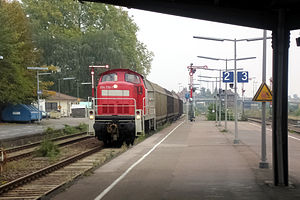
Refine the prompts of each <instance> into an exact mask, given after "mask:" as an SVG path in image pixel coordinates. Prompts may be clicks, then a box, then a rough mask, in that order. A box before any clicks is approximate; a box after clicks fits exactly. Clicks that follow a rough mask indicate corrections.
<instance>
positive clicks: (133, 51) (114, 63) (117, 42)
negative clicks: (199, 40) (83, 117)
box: [22, 0, 153, 98]
mask: <svg viewBox="0 0 300 200" xmlns="http://www.w3.org/2000/svg"><path fill="white" fill-rule="evenodd" d="M22 2H23V8H24V10H25V12H26V14H27V15H28V18H29V20H30V23H31V26H32V28H33V39H34V43H35V45H36V46H37V49H38V51H39V52H41V60H40V63H39V65H48V66H49V65H55V66H58V67H60V68H61V73H54V74H53V75H51V76H47V78H48V79H49V80H58V79H59V78H62V77H76V79H77V81H78V82H88V81H90V73H89V69H88V66H89V65H91V64H92V63H93V64H95V65H103V64H108V65H110V68H129V69H132V70H134V71H137V72H139V73H142V74H143V75H147V74H149V72H150V68H151V61H152V57H153V53H152V52H149V51H148V50H147V48H146V46H145V45H144V44H143V43H141V42H139V41H138V40H137V37H136V33H137V31H138V27H137V25H136V24H135V23H134V22H133V19H132V18H130V17H129V16H128V13H127V12H126V11H124V10H123V9H122V8H120V7H115V6H111V5H106V4H102V3H92V2H85V3H84V4H82V3H79V2H78V1H74V0H51V1H47V0H22ZM45 8H47V9H45ZM103 70H104V69H99V70H98V69H97V71H96V73H97V74H99V73H101V72H103ZM80 87H82V88H80V97H81V98H86V97H87V96H90V90H87V89H84V88H83V87H86V86H80ZM51 89H53V90H56V91H58V81H55V84H54V86H53V87H52V88H51ZM61 91H62V92H64V93H67V94H69V95H73V96H76V82H75V80H72V81H61Z"/></svg>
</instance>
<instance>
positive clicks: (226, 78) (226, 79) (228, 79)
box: [223, 72, 233, 83]
mask: <svg viewBox="0 0 300 200" xmlns="http://www.w3.org/2000/svg"><path fill="white" fill-rule="evenodd" d="M232 82H233V72H223V83H232Z"/></svg>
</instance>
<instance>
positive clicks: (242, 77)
mask: <svg viewBox="0 0 300 200" xmlns="http://www.w3.org/2000/svg"><path fill="white" fill-rule="evenodd" d="M248 80H249V73H248V72H247V71H244V72H238V73H237V81H238V82H239V83H248Z"/></svg>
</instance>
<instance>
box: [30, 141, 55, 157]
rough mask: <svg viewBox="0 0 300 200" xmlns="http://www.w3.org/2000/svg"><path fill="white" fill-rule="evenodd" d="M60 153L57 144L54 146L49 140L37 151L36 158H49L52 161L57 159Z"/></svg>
mask: <svg viewBox="0 0 300 200" xmlns="http://www.w3.org/2000/svg"><path fill="white" fill-rule="evenodd" d="M59 153H60V151H59V148H58V146H57V145H56V144H54V143H53V142H52V141H51V140H49V139H44V140H43V142H42V143H41V145H40V146H39V147H38V148H37V149H36V151H35V153H34V154H35V156H36V157H48V158H51V159H55V158H57V156H58V155H59Z"/></svg>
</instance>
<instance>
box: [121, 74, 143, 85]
mask: <svg viewBox="0 0 300 200" xmlns="http://www.w3.org/2000/svg"><path fill="white" fill-rule="evenodd" d="M125 81H126V82H130V83H135V84H138V83H141V81H140V78H139V76H137V75H134V74H127V73H126V74H125Z"/></svg>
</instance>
